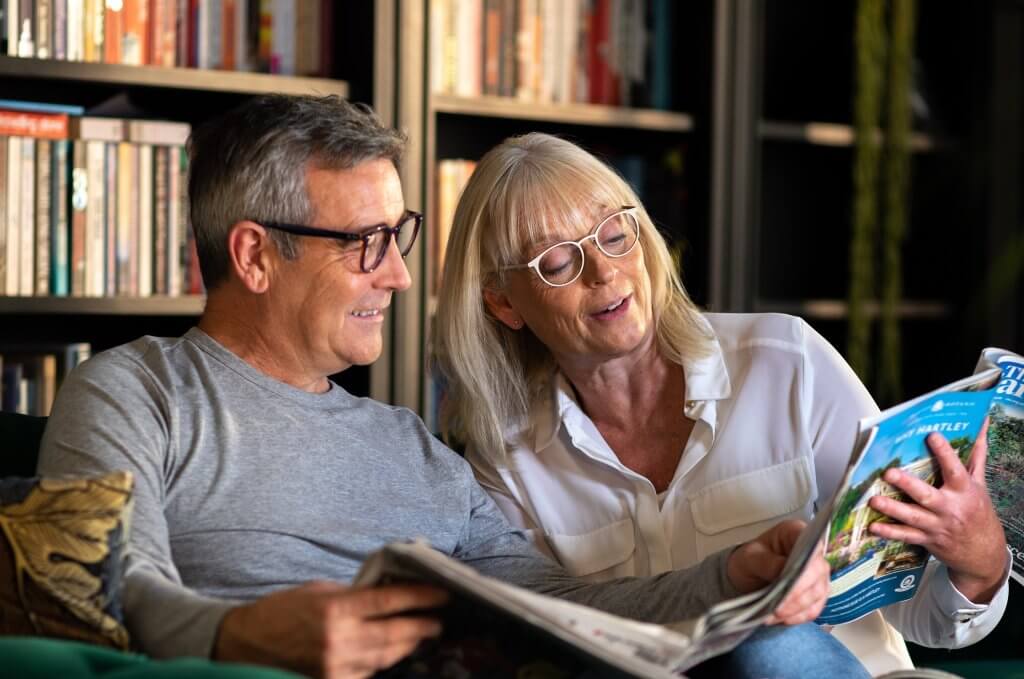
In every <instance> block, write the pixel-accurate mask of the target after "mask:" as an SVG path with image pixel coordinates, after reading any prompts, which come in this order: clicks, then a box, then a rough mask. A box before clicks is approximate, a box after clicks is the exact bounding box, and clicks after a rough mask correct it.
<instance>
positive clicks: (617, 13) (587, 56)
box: [429, 0, 673, 109]
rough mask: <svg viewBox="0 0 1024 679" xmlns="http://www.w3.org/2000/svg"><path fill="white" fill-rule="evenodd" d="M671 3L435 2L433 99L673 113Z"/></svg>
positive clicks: (613, 0)
mask: <svg viewBox="0 0 1024 679" xmlns="http://www.w3.org/2000/svg"><path fill="white" fill-rule="evenodd" d="M672 4H673V2H672V0H431V1H430V19H429V21H430V50H431V51H430V70H431V89H432V91H434V92H436V93H440V94H455V95H459V96H465V97H475V96H480V95H496V96H505V97H516V98H518V99H525V100H530V101H539V102H550V103H560V104H570V103H589V104H603V105H608V106H629V107H638V108H639V107H649V108H655V109H670V108H672V106H671V96H670V94H671V90H672V87H671V81H672V66H673V64H672V58H671V41H672V26H673V23H672V17H671V13H672Z"/></svg>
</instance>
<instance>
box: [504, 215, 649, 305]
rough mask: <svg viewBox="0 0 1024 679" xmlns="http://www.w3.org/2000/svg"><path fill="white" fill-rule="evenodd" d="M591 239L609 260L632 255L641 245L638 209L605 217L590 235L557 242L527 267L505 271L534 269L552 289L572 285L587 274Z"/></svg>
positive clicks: (517, 266)
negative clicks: (587, 246) (587, 249)
mask: <svg viewBox="0 0 1024 679" xmlns="http://www.w3.org/2000/svg"><path fill="white" fill-rule="evenodd" d="M591 239H593V241H594V245H596V246H597V249H598V250H600V251H601V252H602V253H604V255H605V256H606V257H625V256H626V255H628V254H629V253H630V252H632V250H633V248H635V247H636V244H637V243H638V242H640V221H639V220H638V219H637V216H636V208H635V207H632V206H624V207H622V208H621V209H620V210H619V211H618V212H615V213H614V214H611V215H609V216H607V217H605V218H604V219H603V220H602V221H601V223H599V224H598V225H597V226H596V227H594V231H593V232H592V233H591V234H590V235H589V236H584V237H583V238H580V239H579V240H577V241H565V242H564V243H557V244H555V245H552V246H551V247H549V248H548V249H547V250H545V251H544V252H542V253H540V254H539V255H537V256H536V257H534V258H533V259H531V260H530V261H529V262H527V263H526V264H516V265H513V266H506V267H503V270H509V269H533V270H534V271H535V272H536V274H537V275H538V276H540V279H541V280H542V281H544V282H545V283H547V284H548V285H550V286H552V287H555V288H560V287H563V286H565V285H569V284H570V283H573V282H575V280H576V279H577V278H579V277H580V274H582V273H583V264H584V261H585V259H586V258H585V256H584V254H583V244H584V243H585V242H587V241H588V240H591Z"/></svg>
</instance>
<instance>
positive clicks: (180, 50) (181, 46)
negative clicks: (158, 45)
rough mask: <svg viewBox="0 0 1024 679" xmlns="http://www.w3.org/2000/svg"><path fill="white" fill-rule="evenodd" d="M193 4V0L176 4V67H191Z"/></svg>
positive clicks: (181, 0)
mask: <svg viewBox="0 0 1024 679" xmlns="http://www.w3.org/2000/svg"><path fill="white" fill-rule="evenodd" d="M191 8H192V3H191V0H176V2H175V20H174V32H175V42H174V45H175V56H174V65H175V66H182V67H185V66H189V65H190V64H189V54H191V52H192V49H191V45H192V40H193V39H194V37H195V36H193V35H192V33H191V29H192V19H191V17H192V11H191Z"/></svg>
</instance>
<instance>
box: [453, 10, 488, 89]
mask: <svg viewBox="0 0 1024 679" xmlns="http://www.w3.org/2000/svg"><path fill="white" fill-rule="evenodd" d="M456 3H458V8H459V11H458V13H457V14H456V20H455V31H456V36H455V70H456V73H455V93H456V94H458V95H459V96H463V97H478V96H480V93H481V91H482V89H483V41H482V35H481V31H480V29H481V27H482V25H483V0H456Z"/></svg>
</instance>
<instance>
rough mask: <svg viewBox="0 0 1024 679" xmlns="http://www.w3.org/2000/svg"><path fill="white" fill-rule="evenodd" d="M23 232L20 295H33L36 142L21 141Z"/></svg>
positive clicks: (19, 263) (21, 238)
mask: <svg viewBox="0 0 1024 679" xmlns="http://www.w3.org/2000/svg"><path fill="white" fill-rule="evenodd" d="M20 207H21V210H20V212H21V214H20V215H19V216H18V230H19V231H20V232H21V235H20V237H19V239H18V240H19V242H20V243H21V249H20V251H19V255H18V259H19V262H18V274H19V278H18V294H19V295H31V294H32V292H33V291H34V289H35V266H34V265H35V227H36V223H35V211H36V140H35V139H29V138H25V139H22V140H21V205H20Z"/></svg>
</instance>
